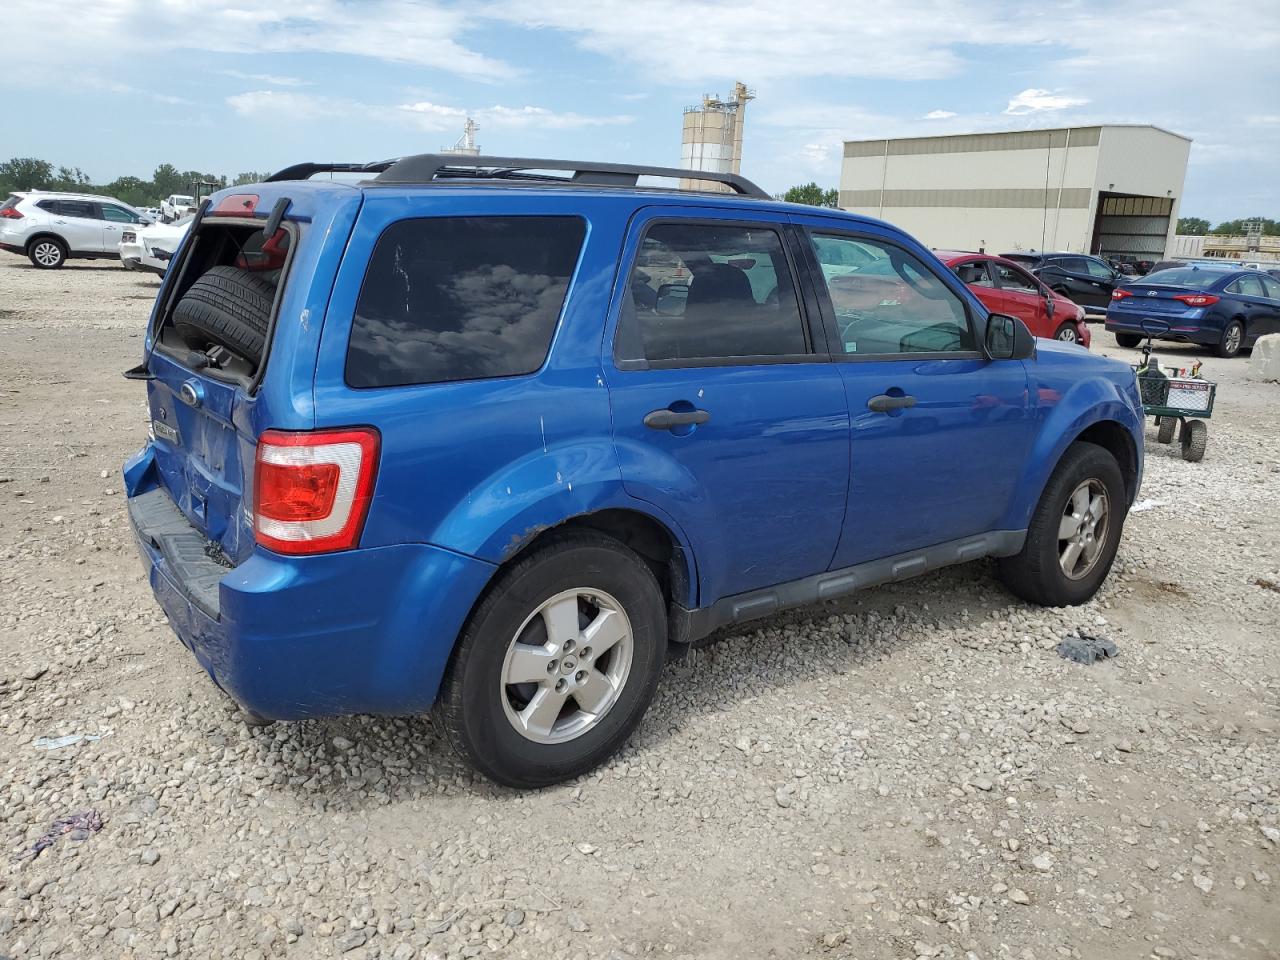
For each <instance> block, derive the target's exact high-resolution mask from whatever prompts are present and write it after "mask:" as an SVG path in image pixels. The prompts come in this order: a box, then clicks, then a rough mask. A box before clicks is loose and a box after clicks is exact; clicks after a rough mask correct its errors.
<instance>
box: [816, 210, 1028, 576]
mask: <svg viewBox="0 0 1280 960" xmlns="http://www.w3.org/2000/svg"><path fill="white" fill-rule="evenodd" d="M797 219H800V218H797ZM802 222H804V223H805V225H806V226H807V228H808V230H809V232H810V237H811V238H812V240H814V241H815V242H814V243H813V245H812V249H813V252H814V257H815V260H816V268H815V269H816V271H817V272H818V273H819V275H820V277H822V279H825V283H823V282H822V280H821V279H820V280H819V287H820V290H821V300H822V308H823V315H824V318H825V320H826V324H827V331H828V337H829V343H830V349H831V355H832V359H833V360H834V361H835V366H836V367H837V369H838V370H839V371H840V375H841V376H842V377H843V378H844V382H845V391H846V393H847V395H848V402H849V414H850V455H851V458H852V461H851V466H850V476H849V507H848V510H847V511H846V513H845V522H844V533H843V536H842V538H841V540H840V545H839V548H838V549H837V551H836V556H835V560H834V561H833V564H832V565H833V567H835V568H841V567H846V566H851V565H853V564H857V563H861V562H864V561H869V560H875V559H880V558H883V557H889V556H893V555H895V554H899V553H905V552H908V551H914V550H918V549H920V548H923V547H928V546H933V545H935V544H941V543H947V542H949V541H955V540H959V539H962V538H966V537H970V536H973V535H976V534H983V533H988V532H990V531H993V530H995V529H997V525H998V523H999V520H1000V517H1001V516H1003V514H1004V513H1005V511H1006V509H1007V508H1008V505H1009V503H1010V500H1011V499H1012V495H1013V490H1014V484H1015V483H1016V482H1017V477H1018V476H1019V475H1020V474H1021V472H1022V468H1023V465H1024V463H1025V458H1026V456H1027V451H1028V450H1029V448H1030V444H1031V441H1032V438H1033V418H1032V413H1033V411H1032V407H1031V405H1030V400H1029V392H1028V389H1027V375H1026V370H1025V369H1024V367H1023V365H1022V363H1021V361H1017V360H988V359H986V358H985V357H984V356H983V355H982V353H981V352H979V350H978V348H977V337H978V331H977V325H976V324H975V322H974V317H973V316H972V315H971V311H972V308H971V305H970V301H969V300H968V299H967V298H966V297H965V296H963V294H962V293H961V292H960V290H958V289H956V288H955V287H953V286H951V283H949V282H948V281H946V280H944V278H943V276H942V275H940V274H937V273H935V272H934V271H933V269H932V267H930V266H929V265H928V264H927V263H926V261H925V258H924V257H923V256H922V255H921V254H922V252H921V251H913V250H910V249H907V247H906V246H905V244H904V241H903V240H902V238H901V237H900V236H898V235H896V234H894V233H892V232H890V231H887V230H883V229H881V228H877V227H875V226H873V225H870V224H867V225H865V226H859V227H858V229H857V230H856V231H854V230H851V229H849V225H848V224H847V222H845V221H836V220H825V219H823V218H820V217H812V218H803V221H802ZM817 241H821V242H817ZM835 242H838V243H848V244H856V245H857V246H858V248H859V249H860V251H861V252H863V253H867V254H870V255H871V256H872V257H873V258H874V260H875V266H874V267H869V268H868V271H867V279H868V280H870V281H871V285H872V289H879V288H880V286H881V284H882V277H883V276H884V275H886V274H888V275H893V276H896V277H897V278H898V281H899V285H898V294H897V296H895V297H894V298H892V299H887V298H879V299H877V298H876V297H875V296H871V297H868V296H865V295H863V293H862V292H861V291H860V289H859V281H858V277H857V275H856V274H855V275H854V276H852V277H846V278H844V279H843V280H839V281H837V279H836V278H835V277H827V276H825V274H826V268H825V264H824V263H823V253H822V249H823V248H824V247H829V246H830V245H831V244H832V243H835ZM954 281H955V278H952V281H951V282H954Z"/></svg>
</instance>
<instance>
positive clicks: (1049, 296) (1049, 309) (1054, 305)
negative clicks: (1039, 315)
mask: <svg viewBox="0 0 1280 960" xmlns="http://www.w3.org/2000/svg"><path fill="white" fill-rule="evenodd" d="M1057 310H1058V301H1056V300H1054V299H1053V291H1052V290H1045V292H1044V312H1045V313H1047V314H1048V315H1049V319H1050V320H1052V319H1053V315H1054V314H1055V313H1056V312H1057Z"/></svg>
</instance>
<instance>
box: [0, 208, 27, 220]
mask: <svg viewBox="0 0 1280 960" xmlns="http://www.w3.org/2000/svg"><path fill="white" fill-rule="evenodd" d="M0 219H4V220H21V219H22V214H20V213H19V212H18V209H17V208H16V207H5V208H3V209H0Z"/></svg>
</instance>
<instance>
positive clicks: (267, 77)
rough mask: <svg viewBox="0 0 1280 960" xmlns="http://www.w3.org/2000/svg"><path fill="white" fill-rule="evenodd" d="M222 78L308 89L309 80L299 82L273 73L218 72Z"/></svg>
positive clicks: (296, 79) (270, 85)
mask: <svg viewBox="0 0 1280 960" xmlns="http://www.w3.org/2000/svg"><path fill="white" fill-rule="evenodd" d="M219 72H220V73H221V74H222V75H223V76H224V77H234V78H235V79H237V80H251V81H253V82H254V83H265V84H266V85H267V86H269V87H309V86H311V81H310V80H301V79H299V78H298V77H282V76H280V75H279V74H275V73H244V72H242V71H240V70H220V71H219Z"/></svg>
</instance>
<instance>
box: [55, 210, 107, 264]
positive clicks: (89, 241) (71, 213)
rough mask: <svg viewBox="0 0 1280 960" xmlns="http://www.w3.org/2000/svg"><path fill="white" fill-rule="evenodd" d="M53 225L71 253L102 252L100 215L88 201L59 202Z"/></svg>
mask: <svg viewBox="0 0 1280 960" xmlns="http://www.w3.org/2000/svg"><path fill="white" fill-rule="evenodd" d="M53 224H54V226H55V227H56V228H57V231H58V233H59V234H61V236H62V238H63V239H64V240H65V241H66V242H67V246H68V247H70V248H71V250H72V252H73V253H101V252H102V249H103V247H102V242H103V241H102V227H103V223H102V214H101V212H100V211H99V210H98V205H97V204H96V203H93V202H92V201H89V200H59V201H58V208H57V212H56V214H55V215H54V217H53Z"/></svg>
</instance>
